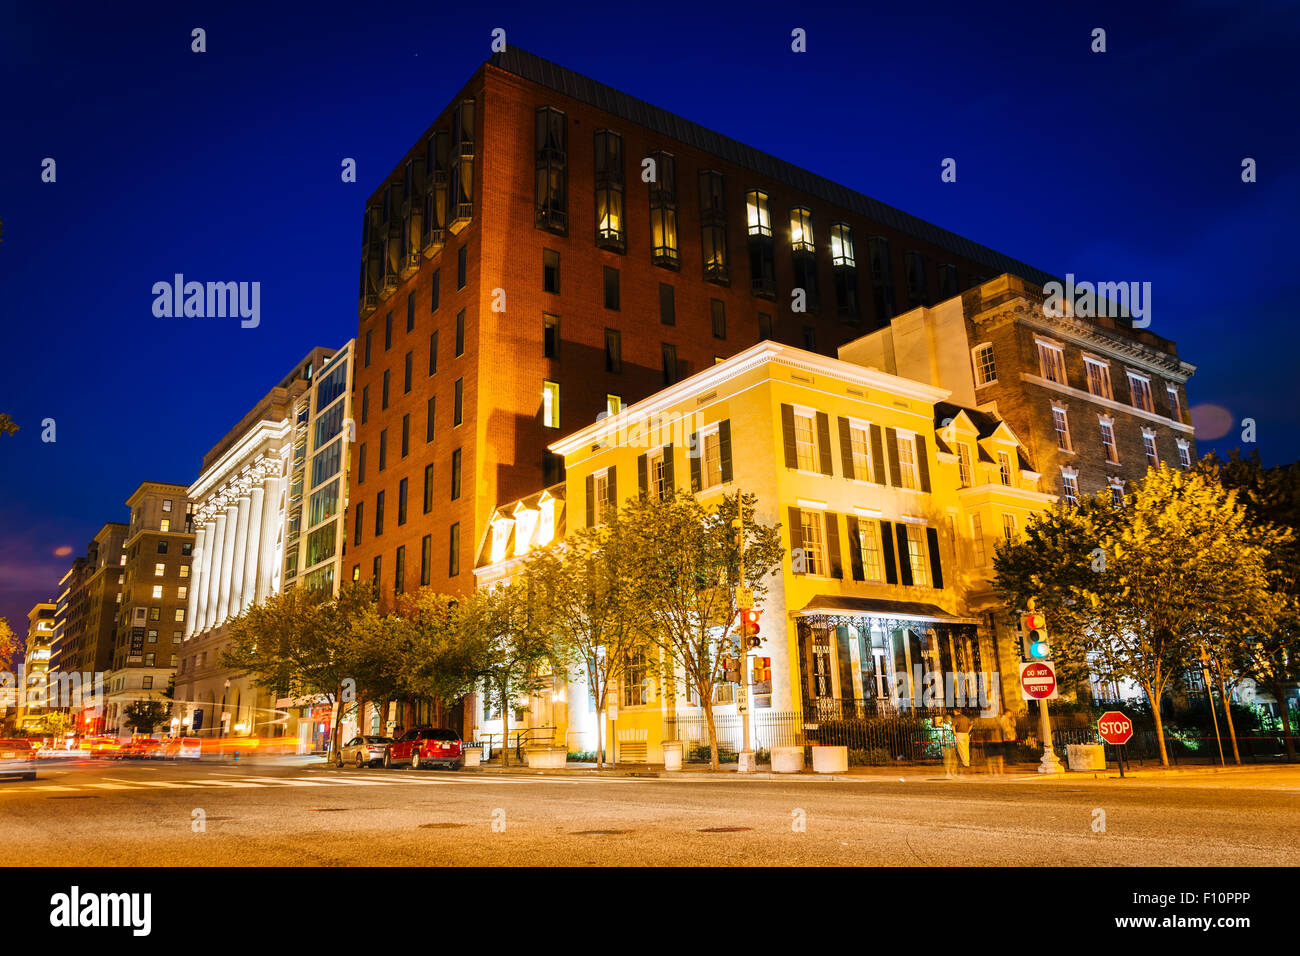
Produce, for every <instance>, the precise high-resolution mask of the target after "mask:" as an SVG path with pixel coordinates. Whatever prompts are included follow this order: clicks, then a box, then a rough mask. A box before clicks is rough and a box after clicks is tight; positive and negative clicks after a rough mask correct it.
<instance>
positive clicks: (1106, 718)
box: [1097, 710, 1133, 745]
mask: <svg viewBox="0 0 1300 956" xmlns="http://www.w3.org/2000/svg"><path fill="white" fill-rule="evenodd" d="M1097 733H1098V735H1099V736H1100V737H1101V739H1102V740H1104V741H1106V743H1108V744H1115V745H1119V744H1126V743H1128V742H1129V740H1130V738H1132V736H1133V721H1131V720H1130V719H1129V718H1128V717H1127V716H1126V715H1125V714H1122V713H1120V712H1119V711H1118V710H1108V711H1106V713H1104V714H1102V715H1101V716H1100V717H1098V718H1097Z"/></svg>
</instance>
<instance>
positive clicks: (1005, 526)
mask: <svg viewBox="0 0 1300 956" xmlns="http://www.w3.org/2000/svg"><path fill="white" fill-rule="evenodd" d="M1002 537H1003V539H1004V540H1006V541H1014V540H1016V516H1015V515H1009V514H1003V515H1002Z"/></svg>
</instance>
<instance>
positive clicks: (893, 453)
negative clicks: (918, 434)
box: [885, 428, 903, 485]
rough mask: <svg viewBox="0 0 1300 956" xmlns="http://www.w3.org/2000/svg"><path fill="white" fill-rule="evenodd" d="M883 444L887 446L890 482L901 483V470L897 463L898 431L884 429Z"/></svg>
mask: <svg viewBox="0 0 1300 956" xmlns="http://www.w3.org/2000/svg"><path fill="white" fill-rule="evenodd" d="M885 445H886V446H888V448H889V474H890V475H891V476H892V477H891V478H890V479H889V481H890V484H894V485H902V483H903V470H902V468H901V467H900V466H899V464H898V432H896V431H894V429H892V428H886V429H885Z"/></svg>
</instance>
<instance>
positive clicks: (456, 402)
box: [451, 378, 465, 426]
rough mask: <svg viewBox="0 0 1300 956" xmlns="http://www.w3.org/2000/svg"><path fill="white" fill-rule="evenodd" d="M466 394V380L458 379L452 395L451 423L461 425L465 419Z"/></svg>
mask: <svg viewBox="0 0 1300 956" xmlns="http://www.w3.org/2000/svg"><path fill="white" fill-rule="evenodd" d="M464 396H465V380H464V379H463V378H458V379H456V384H455V385H454V386H453V387H452V395H451V424H452V425H453V426H456V425H459V424H460V423H461V422H463V421H464V420H465V419H464V409H463V407H462V406H463V399H464Z"/></svg>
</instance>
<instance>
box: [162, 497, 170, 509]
mask: <svg viewBox="0 0 1300 956" xmlns="http://www.w3.org/2000/svg"><path fill="white" fill-rule="evenodd" d="M162 510H163V511H165V512H170V511H171V510H172V500H171V499H170V498H164V499H163V503H162Z"/></svg>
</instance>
